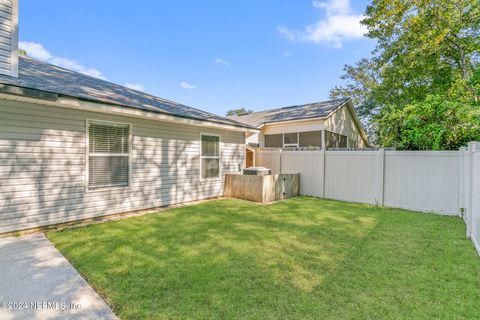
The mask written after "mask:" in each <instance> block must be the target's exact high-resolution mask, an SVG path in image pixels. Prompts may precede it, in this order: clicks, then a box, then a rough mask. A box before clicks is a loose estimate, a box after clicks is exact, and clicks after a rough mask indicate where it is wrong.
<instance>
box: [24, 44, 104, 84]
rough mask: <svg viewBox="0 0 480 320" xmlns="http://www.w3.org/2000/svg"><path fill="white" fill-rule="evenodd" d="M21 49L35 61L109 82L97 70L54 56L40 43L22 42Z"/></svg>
mask: <svg viewBox="0 0 480 320" xmlns="http://www.w3.org/2000/svg"><path fill="white" fill-rule="evenodd" d="M19 47H20V49H23V50H25V51H26V52H27V55H28V56H29V57H31V58H33V59H36V60H40V61H43V62H47V63H50V64H53V65H56V66H58V67H62V68H65V69H69V70H72V71H76V72H80V73H83V74H86V75H88V76H92V77H95V78H99V79H102V80H107V78H106V77H105V76H104V75H103V74H102V73H101V72H100V71H98V70H97V69H94V68H87V67H85V66H84V65H82V64H80V63H79V62H78V61H76V60H72V59H68V58H62V57H55V56H53V55H52V54H51V53H50V52H48V50H47V49H45V48H44V47H43V45H42V44H40V43H35V42H24V41H20V42H19Z"/></svg>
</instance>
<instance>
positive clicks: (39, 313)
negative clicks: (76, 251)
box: [0, 234, 117, 320]
mask: <svg viewBox="0 0 480 320" xmlns="http://www.w3.org/2000/svg"><path fill="white" fill-rule="evenodd" d="M0 319H2V320H8V319H117V317H116V316H115V315H114V314H113V312H112V311H111V310H110V308H109V307H108V306H107V305H106V304H105V302H104V301H103V300H102V299H101V298H100V297H99V296H98V295H97V294H96V292H95V291H94V290H93V289H92V288H91V287H90V286H89V285H88V283H87V282H86V281H85V280H84V279H83V278H82V277H81V276H80V275H79V274H78V272H77V271H76V270H75V269H74V268H73V267H72V266H71V265H70V263H69V262H68V261H67V259H65V257H63V256H62V255H61V254H60V253H59V252H58V251H57V249H55V247H54V246H53V245H52V244H51V243H50V241H48V239H47V238H46V237H45V236H44V235H43V234H36V235H30V236H24V237H11V238H3V239H0Z"/></svg>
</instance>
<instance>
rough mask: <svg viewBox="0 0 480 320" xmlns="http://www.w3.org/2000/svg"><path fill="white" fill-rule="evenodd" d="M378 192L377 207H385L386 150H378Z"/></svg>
mask: <svg viewBox="0 0 480 320" xmlns="http://www.w3.org/2000/svg"><path fill="white" fill-rule="evenodd" d="M377 178H378V191H377V205H379V206H383V199H384V194H383V193H384V188H385V186H384V185H385V149H383V148H381V149H378V177H377Z"/></svg>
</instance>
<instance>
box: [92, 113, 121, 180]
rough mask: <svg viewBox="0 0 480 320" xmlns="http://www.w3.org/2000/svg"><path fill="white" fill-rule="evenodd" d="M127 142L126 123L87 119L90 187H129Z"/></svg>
mask: <svg viewBox="0 0 480 320" xmlns="http://www.w3.org/2000/svg"><path fill="white" fill-rule="evenodd" d="M129 144H130V126H129V125H124V124H116V123H104V122H88V188H89V189H97V188H105V187H117V186H120V187H122V186H123V187H126V186H128V183H129V179H128V177H129V171H130V166H129V163H130V159H129V157H130V145H129Z"/></svg>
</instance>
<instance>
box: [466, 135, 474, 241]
mask: <svg viewBox="0 0 480 320" xmlns="http://www.w3.org/2000/svg"><path fill="white" fill-rule="evenodd" d="M475 145H476V142H469V143H468V155H467V157H468V161H467V162H468V164H467V168H468V170H467V190H465V192H466V193H467V203H466V207H467V210H466V212H467V218H466V219H465V221H466V224H467V238H470V237H471V235H472V217H473V212H472V210H473V199H472V196H473V194H472V192H473V190H472V188H473V150H474V149H475Z"/></svg>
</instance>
